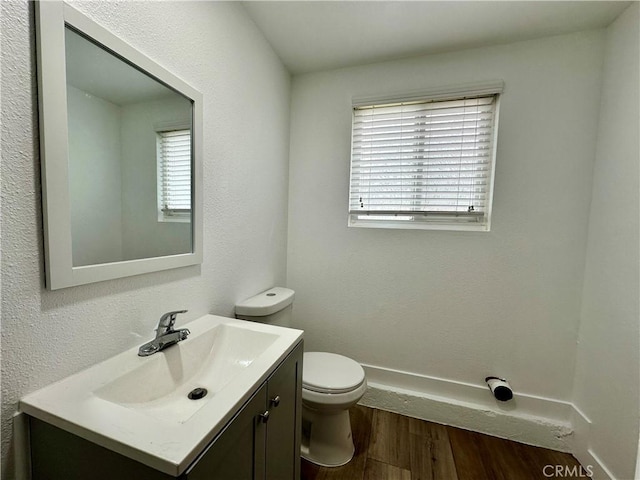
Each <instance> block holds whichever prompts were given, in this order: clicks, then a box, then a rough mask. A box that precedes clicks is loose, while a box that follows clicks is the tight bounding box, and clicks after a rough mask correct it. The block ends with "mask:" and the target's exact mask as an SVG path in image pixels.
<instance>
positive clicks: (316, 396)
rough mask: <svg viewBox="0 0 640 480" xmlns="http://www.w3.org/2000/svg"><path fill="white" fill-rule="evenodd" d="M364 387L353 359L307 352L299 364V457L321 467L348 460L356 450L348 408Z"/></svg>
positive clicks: (359, 367) (324, 353) (360, 394)
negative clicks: (300, 406) (300, 432)
mask: <svg viewBox="0 0 640 480" xmlns="http://www.w3.org/2000/svg"><path fill="white" fill-rule="evenodd" d="M366 390H367V381H366V379H365V376H364V370H363V369H362V367H361V366H360V364H358V363H357V362H355V361H354V360H352V359H350V358H348V357H344V356H342V355H338V354H335V353H326V352H306V353H305V354H304V360H303V367H302V448H301V455H302V458H304V459H306V460H308V461H310V462H312V463H315V464H317V465H320V466H323V467H338V466H340V465H344V464H346V463H348V462H349V461H350V460H351V459H352V458H353V455H354V453H355V447H354V444H353V435H352V432H351V421H350V419H349V408H351V407H352V406H354V405H355V404H356V403H358V401H359V400H360V399H361V398H362V396H363V395H364V393H365V391H366Z"/></svg>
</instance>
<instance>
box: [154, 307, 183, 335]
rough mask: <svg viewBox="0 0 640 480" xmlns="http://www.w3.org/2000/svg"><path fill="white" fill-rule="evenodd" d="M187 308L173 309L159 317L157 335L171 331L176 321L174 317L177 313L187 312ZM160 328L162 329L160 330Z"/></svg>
mask: <svg viewBox="0 0 640 480" xmlns="http://www.w3.org/2000/svg"><path fill="white" fill-rule="evenodd" d="M187 311H188V310H174V311H173V312H167V313H165V314H164V315H162V316H161V317H160V321H159V322H158V328H156V332H157V333H158V335H161V334H165V333H170V332H172V331H173V325H174V324H175V323H176V317H177V316H178V314H179V313H187ZM161 330H164V331H162V332H161Z"/></svg>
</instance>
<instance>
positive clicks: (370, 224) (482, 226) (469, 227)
mask: <svg viewBox="0 0 640 480" xmlns="http://www.w3.org/2000/svg"><path fill="white" fill-rule="evenodd" d="M348 226H349V227H350V228H352V227H353V228H384V229H394V230H398V229H400V230H441V231H454V232H488V231H490V225H489V223H463V222H460V223H447V222H416V221H410V220H406V221H402V220H397V221H385V220H354V219H353V218H351V216H349V222H348Z"/></svg>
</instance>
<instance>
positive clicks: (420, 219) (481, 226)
mask: <svg viewBox="0 0 640 480" xmlns="http://www.w3.org/2000/svg"><path fill="white" fill-rule="evenodd" d="M503 91H504V82H503V81H502V80H492V81H487V82H474V83H467V84H460V85H454V86H445V87H438V88H433V89H429V90H420V91H413V92H404V93H396V94H387V95H377V96H361V97H353V98H352V119H351V128H352V130H351V144H350V146H351V150H350V152H349V182H348V183H349V187H348V198H347V204H348V208H347V211H348V213H347V218H348V222H347V225H348V227H357V228H383V229H406V230H450V231H479V232H488V231H490V229H491V219H492V210H493V194H494V183H495V167H496V157H497V140H498V130H499V116H500V102H501V98H502V94H503ZM482 96H495V97H496V98H495V111H494V121H493V131H492V132H491V136H492V150H491V154H490V159H489V169H490V171H489V174H488V175H487V181H488V188H487V200H486V204H485V213H484V215H483V220H482V221H473V220H471V219H469V218H468V217H467V218H465V219H462V217H461V216H459V215H455V214H453V213H452V214H442V215H439V214H434V215H429V216H415V217H413V218H412V219H411V218H408V217H409V215H407V217H397V216H396V215H393V214H390V215H388V217H396V218H362V217H368V216H369V217H370V215H369V214H360V215H359V214H358V213H352V212H351V211H350V208H349V207H350V205H349V203H350V197H351V181H352V175H353V172H352V170H353V146H354V145H353V140H354V135H353V126H354V118H355V110H356V108H358V107H369V106H373V105H387V104H394V103H409V102H417V101H428V102H441V101H449V100H460V99H465V98H474V97H482ZM382 216H383V215H380V216H376V217H382ZM465 217H466V216H465Z"/></svg>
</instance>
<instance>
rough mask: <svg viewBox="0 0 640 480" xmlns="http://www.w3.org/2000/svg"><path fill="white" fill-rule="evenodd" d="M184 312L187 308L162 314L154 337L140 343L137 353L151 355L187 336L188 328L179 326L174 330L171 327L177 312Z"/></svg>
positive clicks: (143, 355) (145, 355)
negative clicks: (142, 343)
mask: <svg viewBox="0 0 640 480" xmlns="http://www.w3.org/2000/svg"><path fill="white" fill-rule="evenodd" d="M186 312H187V310H176V311H174V312H168V313H165V314H164V315H162V316H161V317H160V321H159V322H158V328H156V338H154V339H153V340H151V341H150V342H147V343H145V344H144V345H142V346H141V347H140V348H139V349H138V355H140V356H141V357H147V356H149V355H153V354H154V353H156V352H159V351H160V350H164V349H165V348H167V347H170V346H171V345H173V344H174V343H178V342H180V341H182V340H184V339H185V338H187V335H189V333H190V332H189V330H188V329H186V328H180V329H178V330H174V328H173V325H174V324H175V323H176V317H177V316H178V314H179V313H186Z"/></svg>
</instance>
